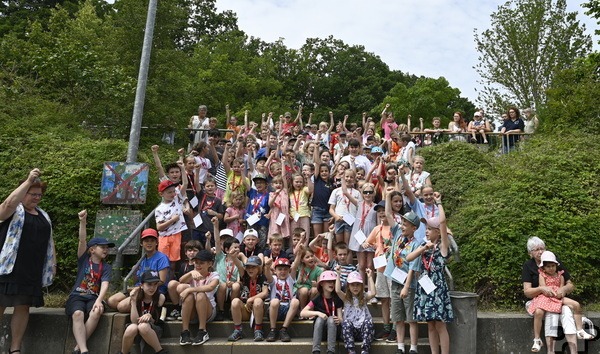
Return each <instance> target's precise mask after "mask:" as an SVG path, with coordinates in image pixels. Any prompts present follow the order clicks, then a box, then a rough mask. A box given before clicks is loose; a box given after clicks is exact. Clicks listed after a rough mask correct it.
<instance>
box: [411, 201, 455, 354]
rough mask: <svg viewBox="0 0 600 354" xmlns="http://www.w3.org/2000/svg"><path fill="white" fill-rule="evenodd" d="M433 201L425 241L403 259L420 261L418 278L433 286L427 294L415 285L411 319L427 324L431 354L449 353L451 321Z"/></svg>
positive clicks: (444, 237)
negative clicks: (431, 283) (425, 279)
mask: <svg viewBox="0 0 600 354" xmlns="http://www.w3.org/2000/svg"><path fill="white" fill-rule="evenodd" d="M435 202H436V204H437V205H438V206H439V216H437V217H431V218H429V219H427V231H426V232H427V242H426V243H424V244H421V245H420V246H419V247H418V248H417V249H415V250H414V251H412V252H411V253H410V254H408V255H407V256H406V260H407V261H408V262H412V261H414V260H415V259H416V260H417V261H419V262H421V263H422V271H423V272H422V275H421V279H423V278H425V277H427V278H429V279H430V280H431V282H433V284H434V285H435V289H434V290H433V291H432V292H430V293H427V292H426V291H425V290H424V289H423V287H422V286H420V285H418V286H417V290H416V294H415V320H417V321H426V322H427V328H428V333H429V346H430V348H431V352H432V353H434V354H437V353H441V354H449V353H450V337H449V336H448V330H447V328H446V324H447V323H450V322H452V321H453V320H454V313H453V312H452V303H451V302H450V292H449V290H448V284H447V283H446V277H445V275H444V267H445V265H446V259H447V258H448V256H449V252H448V249H449V241H448V233H447V227H446V215H445V213H444V208H443V207H442V204H441V203H442V198H441V196H439V195H438V196H436V199H435Z"/></svg>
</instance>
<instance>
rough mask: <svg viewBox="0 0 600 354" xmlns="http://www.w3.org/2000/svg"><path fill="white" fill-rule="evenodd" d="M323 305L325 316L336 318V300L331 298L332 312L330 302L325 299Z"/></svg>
mask: <svg viewBox="0 0 600 354" xmlns="http://www.w3.org/2000/svg"><path fill="white" fill-rule="evenodd" d="M323 305H325V314H326V315H327V316H335V300H333V298H331V312H329V301H328V300H327V299H326V298H323Z"/></svg>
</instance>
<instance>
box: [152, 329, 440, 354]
mask: <svg viewBox="0 0 600 354" xmlns="http://www.w3.org/2000/svg"><path fill="white" fill-rule="evenodd" d="M192 334H195V332H192ZM209 335H210V332H209ZM161 344H162V346H163V348H165V349H166V350H168V351H169V354H185V353H198V352H200V353H203V354H265V353H294V352H296V353H310V352H311V351H312V340H311V339H310V338H293V337H292V341H291V342H288V343H282V342H280V341H277V342H260V343H257V342H254V341H253V340H252V339H251V338H244V339H241V340H239V341H237V342H227V341H226V340H223V339H220V338H217V339H213V338H212V337H211V339H210V340H209V341H208V342H206V343H204V344H202V345H199V346H192V345H186V346H181V345H179V339H175V338H168V339H164V338H163V340H161ZM360 344H361V343H359V342H356V343H355V349H356V351H357V352H358V353H360V346H361V345H360ZM405 344H406V348H405V350H408V349H409V342H408V341H407V342H406V343H405ZM397 348H398V347H397V345H395V344H393V343H386V342H379V341H376V342H373V344H372V345H371V350H370V352H371V353H377V354H395V353H396V349H397ZM326 352H327V343H326V342H322V343H321V353H326ZM418 352H419V354H431V351H430V350H429V344H428V342H427V339H426V338H424V339H420V340H419V347H418ZM147 353H148V354H149V353H152V350H146V351H144V353H143V354H147ZM345 353H347V351H346V349H345V348H344V343H343V342H339V341H338V342H337V345H336V354H345Z"/></svg>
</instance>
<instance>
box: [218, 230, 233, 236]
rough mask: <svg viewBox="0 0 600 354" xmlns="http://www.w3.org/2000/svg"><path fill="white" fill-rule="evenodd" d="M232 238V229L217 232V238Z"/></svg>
mask: <svg viewBox="0 0 600 354" xmlns="http://www.w3.org/2000/svg"><path fill="white" fill-rule="evenodd" d="M225 235H228V236H233V230H232V229H223V230H221V232H219V236H225Z"/></svg>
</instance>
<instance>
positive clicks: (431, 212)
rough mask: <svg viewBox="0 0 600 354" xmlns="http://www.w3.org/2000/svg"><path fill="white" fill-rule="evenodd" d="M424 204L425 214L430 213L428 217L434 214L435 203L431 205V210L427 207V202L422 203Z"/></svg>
mask: <svg viewBox="0 0 600 354" xmlns="http://www.w3.org/2000/svg"><path fill="white" fill-rule="evenodd" d="M424 206H425V213H426V214H427V215H431V216H430V217H431V218H432V217H434V216H435V205H433V204H432V205H431V210H430V209H429V207H428V206H427V204H425V205H424Z"/></svg>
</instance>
